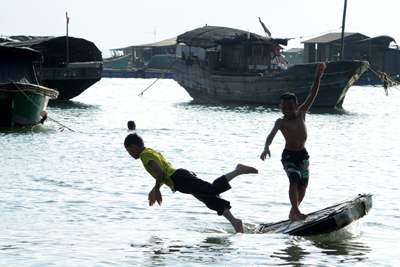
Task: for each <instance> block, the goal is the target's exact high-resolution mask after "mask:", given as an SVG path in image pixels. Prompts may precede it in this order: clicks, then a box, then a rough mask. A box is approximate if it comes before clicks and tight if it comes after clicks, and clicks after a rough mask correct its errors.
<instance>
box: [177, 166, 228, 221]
mask: <svg viewBox="0 0 400 267" xmlns="http://www.w3.org/2000/svg"><path fill="white" fill-rule="evenodd" d="M171 180H172V181H173V182H174V189H175V190H176V191H179V192H181V193H184V194H191V195H193V196H194V197H195V198H197V199H198V200H200V201H201V202H203V203H204V204H206V206H207V207H208V208H209V209H211V210H215V211H216V212H217V213H218V215H222V213H223V212H224V210H225V208H228V209H230V208H231V206H230V202H229V201H226V200H225V199H222V198H221V197H220V196H219V194H221V193H223V192H225V191H227V190H229V189H231V186H230V185H229V183H228V181H227V180H226V178H225V176H224V175H223V176H221V177H219V178H217V179H216V180H214V182H213V183H212V184H210V183H209V182H206V181H203V180H201V179H200V178H198V177H197V175H196V174H195V173H194V172H191V171H188V170H185V169H177V170H176V171H175V172H174V174H172V175H171Z"/></svg>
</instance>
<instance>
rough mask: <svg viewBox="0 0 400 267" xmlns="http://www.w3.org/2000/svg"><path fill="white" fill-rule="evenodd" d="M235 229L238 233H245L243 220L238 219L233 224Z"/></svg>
mask: <svg viewBox="0 0 400 267" xmlns="http://www.w3.org/2000/svg"><path fill="white" fill-rule="evenodd" d="M233 228H235V231H236V233H242V234H243V233H244V228H243V222H242V220H241V219H236V220H235V222H234V223H233Z"/></svg>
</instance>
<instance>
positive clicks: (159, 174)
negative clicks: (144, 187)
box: [147, 160, 164, 206]
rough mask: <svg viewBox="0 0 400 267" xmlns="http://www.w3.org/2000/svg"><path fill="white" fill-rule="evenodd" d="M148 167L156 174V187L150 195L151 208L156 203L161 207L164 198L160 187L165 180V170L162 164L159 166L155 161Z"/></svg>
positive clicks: (150, 162) (151, 161)
mask: <svg viewBox="0 0 400 267" xmlns="http://www.w3.org/2000/svg"><path fill="white" fill-rule="evenodd" d="M147 165H148V166H149V167H150V168H151V169H153V170H154V171H155V172H156V185H155V186H154V187H153V189H152V190H151V191H150V193H149V206H153V204H154V203H156V201H157V203H158V205H161V203H162V196H161V192H160V187H161V185H162V181H163V179H164V170H163V168H161V166H160V164H158V162H157V161H155V160H150V161H149V163H147Z"/></svg>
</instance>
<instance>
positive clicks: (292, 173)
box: [281, 148, 310, 186]
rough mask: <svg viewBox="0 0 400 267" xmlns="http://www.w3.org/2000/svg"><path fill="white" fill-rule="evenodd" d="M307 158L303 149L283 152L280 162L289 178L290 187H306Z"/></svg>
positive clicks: (307, 177) (307, 175)
mask: <svg viewBox="0 0 400 267" xmlns="http://www.w3.org/2000/svg"><path fill="white" fill-rule="evenodd" d="M309 158H310V156H309V155H308V153H307V150H306V149H305V148H304V149H302V150H300V151H291V150H287V149H284V150H283V152H282V160H281V161H282V165H283V169H285V171H286V174H287V176H288V178H289V182H290V186H293V185H297V186H302V185H304V186H308V179H309V168H308V167H309V165H310V163H309V161H308V159H309Z"/></svg>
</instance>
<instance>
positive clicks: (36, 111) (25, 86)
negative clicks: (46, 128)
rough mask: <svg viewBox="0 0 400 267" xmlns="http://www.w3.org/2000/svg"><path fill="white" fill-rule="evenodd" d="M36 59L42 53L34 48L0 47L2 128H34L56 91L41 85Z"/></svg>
mask: <svg viewBox="0 0 400 267" xmlns="http://www.w3.org/2000/svg"><path fill="white" fill-rule="evenodd" d="M33 60H37V61H40V60H41V53H40V52H38V51H35V50H32V49H24V48H12V47H2V46H0V127H14V126H26V125H34V124H36V123H37V122H39V121H40V120H41V112H42V111H43V110H45V109H46V107H47V104H48V102H49V99H56V98H57V97H58V92H57V91H56V90H53V89H50V88H47V87H44V86H40V85H38V82H37V79H36V76H35V73H34V67H33Z"/></svg>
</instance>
